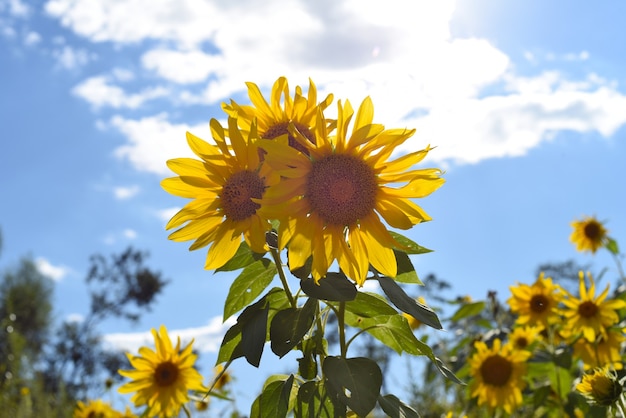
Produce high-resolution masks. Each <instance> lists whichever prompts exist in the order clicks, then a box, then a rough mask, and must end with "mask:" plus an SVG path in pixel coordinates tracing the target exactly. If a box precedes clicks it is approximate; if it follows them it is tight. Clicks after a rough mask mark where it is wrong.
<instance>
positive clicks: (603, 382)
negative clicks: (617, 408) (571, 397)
mask: <svg viewBox="0 0 626 418" xmlns="http://www.w3.org/2000/svg"><path fill="white" fill-rule="evenodd" d="M576 390H577V391H579V392H580V393H581V394H582V395H583V396H584V397H585V398H587V400H588V401H589V402H590V403H592V404H596V405H600V406H612V405H614V404H615V403H616V402H617V401H619V399H620V397H621V395H622V385H621V383H620V382H619V381H618V380H617V375H616V373H615V371H613V370H611V369H610V368H608V367H603V368H597V369H595V370H594V371H593V373H589V374H585V375H584V376H583V378H582V381H581V382H580V383H579V384H577V385H576Z"/></svg>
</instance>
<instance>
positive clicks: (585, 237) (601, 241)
mask: <svg viewBox="0 0 626 418" xmlns="http://www.w3.org/2000/svg"><path fill="white" fill-rule="evenodd" d="M571 225H572V227H573V228H574V231H573V232H572V235H570V238H569V239H570V241H571V242H572V243H573V244H574V245H576V251H580V252H585V251H591V253H595V252H596V251H597V250H598V249H599V248H601V247H603V246H604V245H605V244H606V243H607V241H608V236H607V233H608V231H607V230H606V228H604V225H603V224H602V222H600V221H598V220H597V219H596V218H594V217H592V216H587V217H585V218H583V219H582V220H579V221H574V222H572V224H571Z"/></svg>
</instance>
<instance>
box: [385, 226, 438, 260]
mask: <svg viewBox="0 0 626 418" xmlns="http://www.w3.org/2000/svg"><path fill="white" fill-rule="evenodd" d="M389 233H390V234H391V236H392V237H393V239H395V240H396V241H397V242H398V244H400V245H401V247H399V248H397V249H398V250H400V251H404V252H405V253H407V254H425V253H431V252H433V250H429V249H428V248H426V247H422V246H421V245H419V244H418V243H416V242H414V241H411V240H410V239H408V238H407V237H405V236H404V235H401V234H398V233H397V232H394V231H389Z"/></svg>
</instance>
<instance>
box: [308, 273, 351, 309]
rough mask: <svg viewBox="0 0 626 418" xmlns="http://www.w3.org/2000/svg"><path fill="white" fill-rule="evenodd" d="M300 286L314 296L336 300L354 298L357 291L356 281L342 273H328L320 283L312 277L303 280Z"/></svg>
mask: <svg viewBox="0 0 626 418" xmlns="http://www.w3.org/2000/svg"><path fill="white" fill-rule="evenodd" d="M300 288H301V289H302V291H303V292H304V293H306V294H307V296H310V297H312V298H316V299H320V300H329V301H336V302H342V301H343V302H347V301H350V300H354V298H355V297H356V293H357V289H356V286H355V285H354V283H352V282H351V281H350V280H349V279H348V278H347V277H346V275H345V274H342V273H328V274H327V275H326V277H324V278H323V279H321V280H320V281H319V284H317V283H315V280H313V279H312V278H308V279H304V280H301V281H300Z"/></svg>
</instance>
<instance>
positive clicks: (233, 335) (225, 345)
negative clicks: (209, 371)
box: [216, 323, 243, 364]
mask: <svg viewBox="0 0 626 418" xmlns="http://www.w3.org/2000/svg"><path fill="white" fill-rule="evenodd" d="M239 357H243V351H242V349H241V324H239V323H237V324H235V325H233V326H232V327H230V328H229V329H228V331H226V334H225V335H224V338H223V339H222V345H221V346H220V351H219V353H218V354H217V361H216V364H221V363H225V362H227V361H231V360H235V359H237V358H239Z"/></svg>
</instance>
